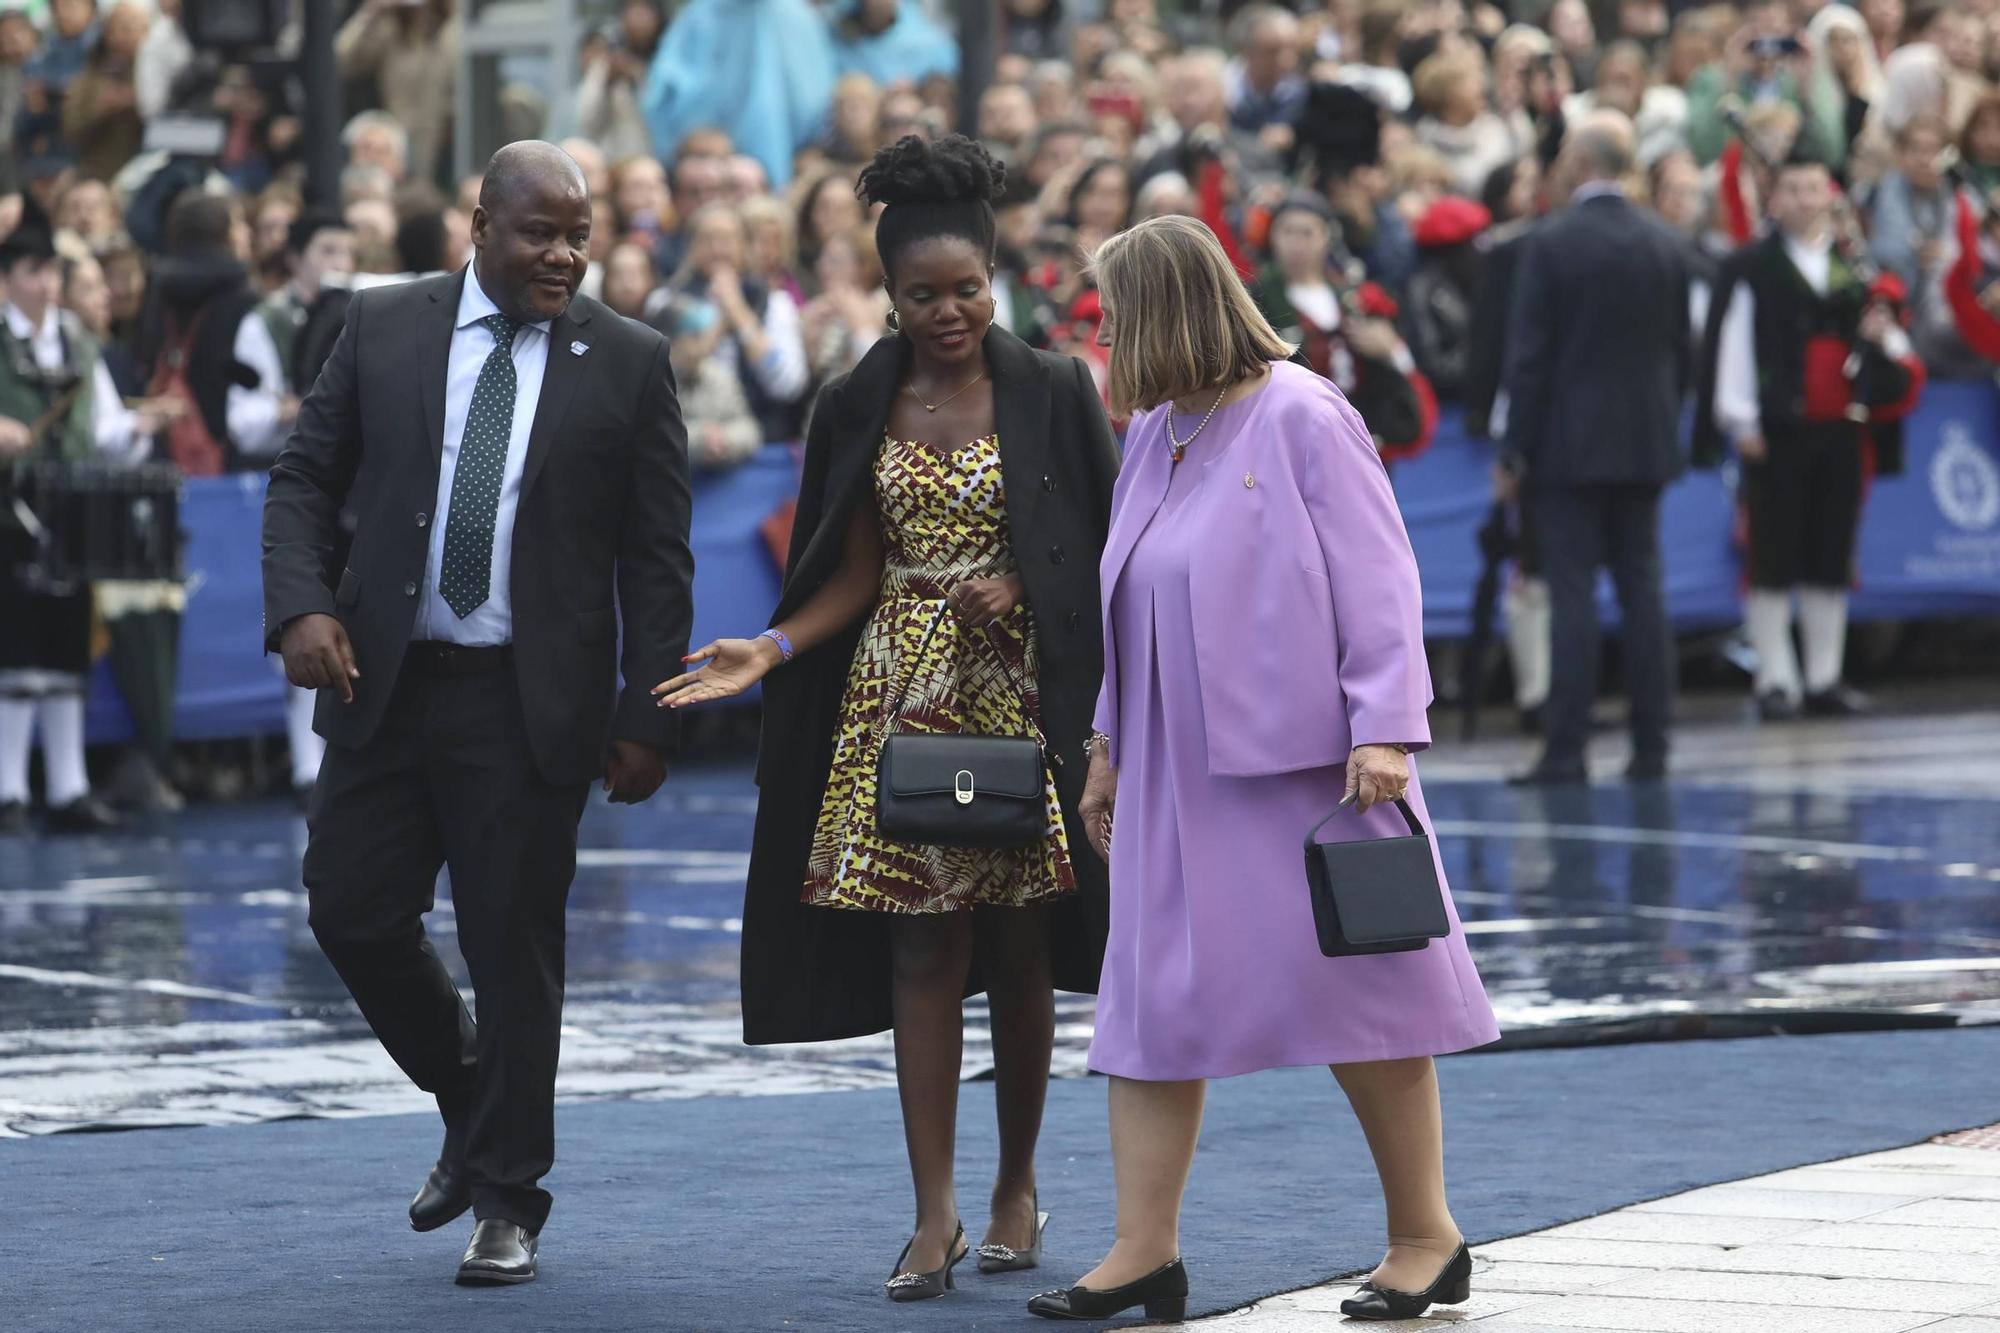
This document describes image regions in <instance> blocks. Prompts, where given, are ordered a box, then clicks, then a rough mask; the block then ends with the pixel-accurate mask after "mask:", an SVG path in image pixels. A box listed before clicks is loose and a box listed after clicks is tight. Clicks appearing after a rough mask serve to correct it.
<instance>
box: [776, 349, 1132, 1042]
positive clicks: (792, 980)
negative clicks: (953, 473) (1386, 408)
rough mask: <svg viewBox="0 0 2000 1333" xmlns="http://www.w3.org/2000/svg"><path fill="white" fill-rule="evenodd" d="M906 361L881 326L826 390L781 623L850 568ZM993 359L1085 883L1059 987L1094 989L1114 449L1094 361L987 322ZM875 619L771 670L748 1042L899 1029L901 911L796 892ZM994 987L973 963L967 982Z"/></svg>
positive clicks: (1073, 906) (1060, 942)
mask: <svg viewBox="0 0 2000 1333" xmlns="http://www.w3.org/2000/svg"><path fill="white" fill-rule="evenodd" d="M909 357H910V352H909V344H908V342H907V341H906V340H904V339H902V338H885V339H883V340H882V341H881V342H879V343H877V344H876V345H875V347H874V348H873V350H871V351H870V352H869V353H868V355H867V356H865V357H863V358H862V361H861V364H860V365H858V366H856V367H855V368H854V370H853V372H852V373H850V374H849V375H847V376H846V377H844V378H843V379H839V380H835V381H834V382H832V383H831V384H828V385H827V386H826V388H825V389H823V390H822V391H821V392H820V395H819V401H818V405H817V406H816V407H815V409H814V411H813V419H812V428H811V431H810V432H809V435H808V438H807V440H806V459H805V475H804V477H803V479H802V481H801V483H800V487H799V501H798V515H797V518H796V521H795V525H794V527H793V531H792V546H791V553H790V556H789V558H788V559H787V561H786V564H785V590H784V593H783V595H782V596H781V597H780V598H779V601H778V609H777V613H776V614H775V615H774V616H773V617H772V623H773V624H776V623H777V622H778V621H780V620H783V619H784V618H785V617H787V616H789V615H791V614H793V613H794V612H795V611H797V610H798V608H799V607H800V606H801V605H802V604H803V603H804V602H805V601H806V600H807V599H808V598H810V597H811V596H812V594H813V593H814V592H816V591H818V589H819V588H820V586H821V585H822V584H824V583H825V582H826V580H827V578H828V577H829V576H830V575H831V574H832V573H833V571H834V569H835V568H836V567H837V566H838V565H839V563H840V557H841V552H842V548H843V545H844V542H845V540H846V534H847V527H848V521H849V519H850V518H851V517H852V515H853V513H854V506H855V505H856V504H858V503H860V502H861V501H862V500H863V498H864V497H866V496H867V495H868V494H869V493H870V488H871V486H872V484H873V477H874V472H875V458H876V454H877V451H878V450H879V449H880V447H881V442H882V438H883V435H884V433H885V432H886V429H887V426H888V421H889V409H890V406H891V404H892V403H893V402H894V399H895V395H896V394H897V393H898V392H899V391H900V389H901V386H902V383H903V375H904V372H905V370H906V368H907V367H908V364H909ZM986 364H987V367H988V371H989V373H990V374H991V375H992V378H993V424H994V429H995V431H996V432H997V433H998V435H999V437H1000V470H1001V476H1002V479H1003V484H1004V486H1005V488H1006V493H1007V528H1008V535H1009V539H1010V541H1011V543H1012V546H1013V550H1014V558H1015V561H1016V563H1017V564H1018V565H1019V567H1020V572H1021V579H1022V581H1023V582H1024V583H1025V584H1026V585H1027V593H1028V605H1029V607H1030V608H1031V610H1032V612H1033V614H1034V618H1035V631H1036V634H1037V636H1038V646H1039V663H1040V666H1039V676H1038V684H1039V685H1040V689H1041V704H1042V730H1043V733H1044V735H1045V736H1046V737H1047V738H1048V743H1049V747H1050V767H1051V770H1052V771H1053V772H1054V774H1055V782H1056V790H1057V793H1058V794H1059V795H1060V796H1061V798H1062V806H1063V814H1064V817H1065V819H1066V821H1067V823H1068V827H1069V846H1070V859H1071V862H1072V863H1073V864H1074V865H1075V867H1076V878H1077V892H1076V893H1075V894H1072V895H1070V896H1069V897H1068V898H1066V899H1064V900H1062V901H1061V902H1060V903H1059V904H1058V905H1057V906H1056V907H1054V908H1053V909H1052V910H1051V912H1050V913H1049V922H1050V932H1051V946H1052V952H1053V962H1054V970H1055V983H1056V986H1057V988H1058V989H1060V990H1068V991H1082V992H1089V993H1095V992H1096V990H1097V977H1098V972H1099V970H1100V969H1101V968H1102V966H1103V962H1104V933H1105V925H1106V921H1107V919H1108V908H1109V905H1108V898H1107V893H1108V888H1107V883H1106V879H1105V873H1104V864H1103V862H1101V861H1099V860H1098V859H1097V855H1096V853H1094V852H1093V851H1091V849H1090V844H1089V841H1088V839H1086V838H1085V836H1084V832H1083V822H1082V820H1081V819H1079V818H1078V816H1077V813H1076V803H1077V799H1078V798H1079V797H1080V796H1081V795H1082V791H1083V778H1084V772H1085V770H1086V768H1087V767H1088V765H1087V763H1086V760H1085V757H1084V753H1083V742H1084V740H1085V738H1086V737H1088V736H1089V734H1090V722H1091V715H1092V713H1093V712H1094V711H1095V709H1096V706H1097V690H1098V684H1099V681H1100V678H1101V676H1102V674H1103V666H1104V641H1103V626H1102V621H1101V618H1100V614H1099V607H1098V592H1097V562H1098V557H1099V556H1100V555H1101V554H1102V553H1103V550H1104V536H1105V531H1106V529H1107V527H1108V526H1109V524H1110V518H1111V486H1112V482H1113V480H1114V479H1115V478H1116V476H1117V472H1118V447H1117V443H1116V442H1115V440H1114V439H1113V438H1112V434H1111V427H1110V425H1109V423H1107V422H1106V420H1105V417H1104V409H1103V406H1102V404H1101V402H1100V400H1099V399H1098V396H1097V390H1096V388H1095V387H1094V386H1093V385H1092V383H1091V379H1090V373H1089V371H1088V370H1087V369H1085V367H1084V365H1083V363H1082V362H1081V361H1076V360H1074V359H1071V358H1068V357H1063V356H1056V355H1053V354H1051V353H1048V352H1037V351H1035V350H1033V349H1032V348H1030V347H1029V346H1028V345H1027V344H1026V343H1024V342H1022V341H1021V340H1020V339H1018V338H1016V337H1014V335H1012V334H1010V333H1008V332H1006V331H1005V330H1003V329H1000V328H997V327H996V328H994V329H993V330H992V331H990V332H989V333H988V334H987V335H986ZM865 623H866V617H865V616H864V617H862V618H859V619H857V620H856V621H855V622H854V624H852V625H850V626H848V627H847V628H846V629H845V630H843V631H841V632H840V633H838V634H835V635H834V636H832V637H831V638H830V639H828V640H827V641H826V642H825V643H822V644H820V645H819V646H817V647H815V648H813V649H810V650H808V651H806V652H802V653H800V654H799V655H798V656H797V657H795V658H794V659H793V660H792V661H790V662H789V663H787V664H785V665H784V666H783V667H781V668H779V669H778V670H777V671H774V672H772V673H771V675H770V676H769V677H768V678H767V679H766V680H765V682H764V732H763V741H762V744H761V745H760V746H759V749H758V756H757V782H758V785H759V787H760V788H761V789H762V790H761V796H760V799H759V802H758V807H757V831H756V837H755V839H754V841H753V842H752V845H751V852H750V880H749V886H748V888H747V890H746V891H745V895H744V904H743V1039H744V1040H745V1041H746V1042H748V1043H750V1044H751V1045H763V1044H766V1043H771V1042H796V1041H830V1040H833V1039H835V1038H838V1037H855V1036H862V1035H865V1034H867V1033H871V1032H880V1031H882V1030H884V1029H885V1028H888V1027H889V1026H891V1015H890V1003H889V930H888V924H889V923H888V918H887V917H886V916H885V915H884V914H882V913H877V912H862V911H848V910H841V909H835V908H824V907H807V906H805V905H804V904H802V903H801V902H800V901H799V895H800V892H801V891H802V890H803V888H804V885H805V878H806V861H807V857H808V855H809V854H810V852H811V848H812V836H813V826H814V824H815V823H816V822H817V820H818V818H819V809H820V801H821V798H822V797H823V796H824V794H825V792H826V782H827V774H828V772H829V770H830V769H831V767H832V763H833V744H834V732H835V723H836V718H837V715H838V713H839V709H840V698H841V694H842V692H843V690H844V689H845V687H846V684H847V673H848V668H849V666H850V665H851V664H852V662H853V660H854V646H855V643H856V642H857V641H858V640H859V638H860V635H861V629H862V626H863V625H864V624H865ZM984 989H985V984H984V982H983V981H982V980H981V979H980V978H979V977H977V976H974V977H973V978H972V981H971V984H970V986H969V987H968V991H967V993H968V994H977V993H978V992H980V991H982V990H984Z"/></svg>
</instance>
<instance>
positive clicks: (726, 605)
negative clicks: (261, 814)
mask: <svg viewBox="0 0 2000 1333" xmlns="http://www.w3.org/2000/svg"><path fill="white" fill-rule="evenodd" d="M797 490H798V455H797V451H796V450H794V449H793V448H792V447H791V446H789V445H782V446H781V445H773V446H771V447H769V448H766V449H764V450H762V451H761V452H759V453H758V454H757V455H756V456H755V457H753V458H751V459H750V460H749V461H748V462H746V463H744V464H743V465H742V466H741V467H738V468H735V469H733V470H732V471H729V472H726V473H696V474H695V478H694V526H693V531H692V532H691V534H690V536H689V545H690V546H692V547H693V549H694V570H695V574H694V637H693V640H692V642H691V645H690V646H692V647H697V648H698V647H700V646H701V645H702V644H704V643H707V642H708V641H709V640H711V639H719V638H723V637H727V636H737V637H740V636H744V635H749V634H755V633H757V632H758V631H760V630H762V629H763V628H764V624H765V622H766V621H767V620H769V619H770V615H771V608H773V607H775V606H776V605H777V604H778V584H779V581H780V578H779V575H780V571H779V569H778V564H777V561H776V560H775V559H774V558H773V557H772V555H771V551H770V547H769V545H768V544H767V543H766V541H765V540H764V535H763V530H762V528H763V523H764V520H765V519H767V518H769V517H770V515H771V513H772V511H773V510H775V509H777V508H778V507H779V506H780V505H781V504H783V503H784V502H785V501H787V500H789V499H791V498H792V497H793V495H794V494H796V492H797ZM263 511H264V476H263V474H262V473H242V474H238V475H235V476H228V477H203V478H196V479H193V480H190V481H189V482H188V484H187V487H186V492H185V494H184V495H183V497H182V500H181V526H182V528H183V529H185V530H186V532H187V536H188V549H187V561H186V564H187V572H188V599H187V614H186V616H185V617H184V618H183V619H182V621H181V662H180V693H179V697H178V700H177V702H176V705H175V714H174V728H175V733H174V734H175V735H176V737H178V738H179V739H181V740H216V739H220V738H223V737H229V736H263V735H271V734H282V733H283V732H284V729H285V681H284V675H283V673H282V671H281V670H280V669H279V666H278V659H277V658H276V657H275V656H273V657H268V658H267V657H265V656H264V655H263V623H264V602H263V598H264V589H263V577H262V573H261V570H260V567H259V556H260V536H259V533H260V530H261V528H262V524H263ZM365 669H366V668H365V667H364V670H365ZM646 683H647V684H649V685H650V684H652V683H653V682H651V681H648V682H646ZM85 710H86V711H85V720H86V725H87V728H88V731H89V737H90V740H91V743H92V744H99V743H106V742H122V741H128V740H131V739H132V736H133V729H132V717H131V714H130V713H129V712H128V711H127V710H126V707H125V700H124V697H123V696H122V695H120V694H119V692H118V686H117V684H116V683H115V682H114V681H113V680H112V678H111V668H110V664H109V663H107V662H100V663H98V666H97V670H96V673H95V674H94V675H93V676H92V678H91V683H90V698H89V700H88V702H87V704H86V705H85Z"/></svg>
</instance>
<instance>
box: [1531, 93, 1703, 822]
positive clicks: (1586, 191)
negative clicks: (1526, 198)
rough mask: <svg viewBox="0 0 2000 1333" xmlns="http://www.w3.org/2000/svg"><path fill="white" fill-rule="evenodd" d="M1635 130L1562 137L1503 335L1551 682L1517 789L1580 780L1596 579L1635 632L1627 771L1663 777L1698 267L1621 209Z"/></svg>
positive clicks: (1612, 122)
mask: <svg viewBox="0 0 2000 1333" xmlns="http://www.w3.org/2000/svg"><path fill="white" fill-rule="evenodd" d="M1632 143H1633V139H1632V126H1631V123H1630V122H1629V121H1627V120H1626V119H1625V117H1624V116H1622V115H1620V114H1619V113H1617V112H1615V111H1604V112H1597V113H1592V114H1591V115H1589V116H1586V117H1584V118H1583V119H1581V120H1579V121H1578V122H1577V123H1576V124H1575V125H1574V126H1572V127H1571V128H1570V130H1569V133H1568V136H1567V138H1566V141H1565V143H1564V146H1563V157H1564V159H1565V161H1564V163H1563V168H1562V169H1563V170H1565V171H1567V172H1569V173H1571V174H1570V175H1569V177H1568V178H1569V179H1570V180H1573V181H1577V182H1580V183H1579V184H1578V186H1577V188H1576V190H1575V192H1574V193H1573V194H1572V195H1571V196H1570V206H1569V208H1568V209H1567V210H1565V211H1564V213H1563V214H1562V215H1561V216H1559V217H1555V218H1552V219H1550V220H1549V221H1548V222H1547V223H1545V224H1544V225H1542V226H1541V227H1539V228H1537V229H1536V230H1535V231H1534V232H1533V233H1531V234H1530V235H1529V236H1528V238H1527V239H1526V240H1525V241H1524V242H1523V248H1522V252H1521V257H1520V264H1519V271H1518V273H1517V274H1516V276H1515V282H1514V301H1513V309H1512V311H1511V312H1510V315H1509V319H1508V347H1507V361H1506V368H1505V372H1504V383H1505V386H1506V390H1507V399H1508V411H1507V435H1506V448H1507V451H1508V453H1509V454H1510V455H1512V456H1513V457H1514V458H1515V459H1517V460H1518V466H1519V468H1520V469H1521V470H1522V472H1523V473H1524V476H1525V481H1524V484H1525V485H1526V486H1528V487H1530V488H1532V490H1533V493H1534V502H1535V509H1536V517H1537V520H1538V523H1539V527H1540V549H1541V563H1542V567H1543V571H1544V574H1545V576H1546V577H1547V579H1548V581H1549V598H1550V603H1551V611H1552V617H1551V619H1552V635H1551V637H1552V640H1553V658H1554V664H1553V670H1552V675H1551V680H1550V687H1549V700H1548V703H1547V705H1546V706H1545V708H1544V711H1543V736H1544V748H1543V752H1542V757H1541V759H1540V761H1539V762H1538V763H1537V764H1536V765H1535V767H1534V768H1533V769H1531V770H1530V771H1529V772H1528V773H1526V774H1524V775H1523V776H1522V780H1524V781H1529V782H1543V783H1565V782H1582V781H1586V780H1587V774H1586V771H1585V768H1584V742H1585V740H1586V739H1587V738H1588V735H1589V731H1590V706H1591V701H1592V699H1593V697H1594V696H1595V694H1596V692H1597V658H1598V646H1597V634H1598V627H1597V609H1596V596H1595V594H1596V588H1597V571H1598V568H1599V567H1600V566H1609V568H1610V570H1611V580H1612V583H1613V585H1614V586H1615V587H1616V589H1617V592H1618V605H1619V610H1620V612H1621V614H1622V616H1623V619H1624V628H1625V676H1626V682H1627V692H1628V695H1629V698H1630V705H1631V727H1632V761H1631V765H1630V767H1629V768H1628V769H1627V770H1626V775H1627V776H1628V777H1630V778H1632V779H1635V780H1642V781H1643V780H1657V779H1659V778H1661V777H1663V776H1665V774H1666V766H1667V723H1668V716H1669V713H1670V711H1671V704H1672V694H1673V641H1672V637H1671V634H1670V632H1669V630H1668V626H1667V612H1666V601H1665V598H1664V596H1663V595H1662V593H1661V588H1660V494H1661V491H1662V490H1663V489H1664V488H1665V486H1666V484H1667V483H1668V482H1669V481H1671V480H1673V479H1674V478H1675V477H1676V476H1678V475H1679V474H1680V471H1681V467H1682V455H1681V445H1680V411H1681V400H1682V397H1683V396H1684V394H1685V393H1686V391H1687V386H1688V380H1689V374H1690V369H1691V360H1692V349H1691V348H1690V346H1689V337H1688V315H1687V311H1688V273H1687V262H1686V259H1685V257H1684V256H1683V255H1682V253H1681V250H1680V247H1679V245H1678V244H1677V243H1676V242H1675V239H1674V237H1673V235H1672V234H1671V233H1670V232H1669V231H1668V230H1667V229H1666V227H1665V225H1664V224H1662V223H1660V222H1659V221H1658V220H1657V219H1655V218H1653V217H1652V216H1650V215H1649V214H1647V213H1644V212H1642V211H1641V210H1640V209H1639V208H1637V207H1636V206H1635V205H1634V204H1633V203H1632V202H1631V201H1630V200H1628V199H1627V198H1626V197H1625V195H1624V192H1623V190H1622V188H1621V186H1620V184H1619V182H1620V181H1622V180H1623V179H1624V178H1625V176H1626V175H1627V174H1628V173H1629V172H1630V171H1631V169H1632V151H1633V150H1632Z"/></svg>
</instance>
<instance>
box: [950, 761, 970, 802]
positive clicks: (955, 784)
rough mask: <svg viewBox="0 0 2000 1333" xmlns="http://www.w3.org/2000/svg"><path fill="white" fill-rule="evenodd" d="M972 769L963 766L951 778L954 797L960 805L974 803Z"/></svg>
mask: <svg viewBox="0 0 2000 1333" xmlns="http://www.w3.org/2000/svg"><path fill="white" fill-rule="evenodd" d="M972 790H973V788H972V770H971V769H969V768H961V769H959V770H958V772H957V774H956V775H955V776H953V778H952V780H951V795H952V799H953V800H955V801H957V802H958V803H959V804H960V805H971V804H972Z"/></svg>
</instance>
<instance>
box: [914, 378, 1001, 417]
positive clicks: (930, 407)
mask: <svg viewBox="0 0 2000 1333" xmlns="http://www.w3.org/2000/svg"><path fill="white" fill-rule="evenodd" d="M985 378H986V372H985V371H984V370H981V371H980V372H979V373H978V374H977V375H974V376H973V377H972V378H971V379H969V380H967V381H966V382H965V383H964V384H961V385H960V386H959V387H958V388H956V389H954V390H952V392H951V395H950V396H949V397H946V398H940V399H938V400H937V401H936V402H935V403H925V402H924V396H923V395H922V394H920V393H918V392H917V382H916V381H915V380H911V381H910V382H909V383H908V384H906V385H904V386H903V387H904V388H906V389H908V390H909V391H910V397H912V398H914V399H916V400H917V401H918V402H920V403H923V404H924V411H926V412H935V411H937V410H938V409H939V408H940V407H943V406H944V405H945V404H946V403H948V402H950V401H951V400H952V399H953V398H956V397H958V396H959V395H960V394H962V393H964V392H965V391H966V390H967V389H970V388H971V387H972V386H973V385H975V384H977V383H979V381H981V380H983V379H985Z"/></svg>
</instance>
